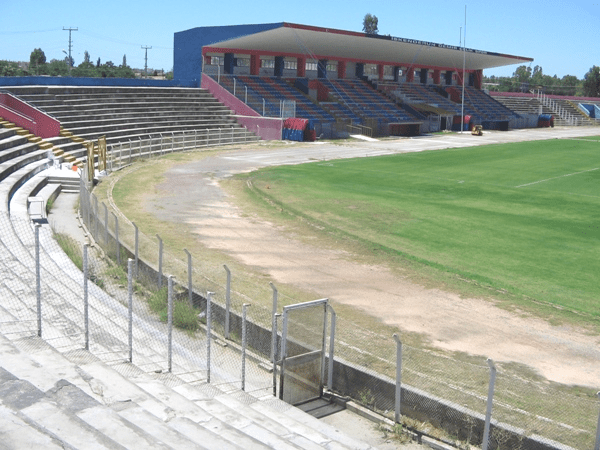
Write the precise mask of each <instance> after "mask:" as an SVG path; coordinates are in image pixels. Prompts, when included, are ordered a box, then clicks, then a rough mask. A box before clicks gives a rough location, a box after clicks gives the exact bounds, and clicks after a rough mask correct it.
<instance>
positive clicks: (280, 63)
mask: <svg viewBox="0 0 600 450" xmlns="http://www.w3.org/2000/svg"><path fill="white" fill-rule="evenodd" d="M284 66H285V63H284V59H283V56H276V57H275V68H274V73H273V74H274V75H275V76H276V77H277V78H281V77H282V76H283V68H284Z"/></svg>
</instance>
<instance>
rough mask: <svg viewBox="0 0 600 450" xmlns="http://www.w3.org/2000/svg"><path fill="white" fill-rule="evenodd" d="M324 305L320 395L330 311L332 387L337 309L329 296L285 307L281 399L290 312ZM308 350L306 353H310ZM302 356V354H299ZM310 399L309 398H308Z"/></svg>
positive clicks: (280, 379)
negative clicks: (330, 302) (332, 305)
mask: <svg viewBox="0 0 600 450" xmlns="http://www.w3.org/2000/svg"><path fill="white" fill-rule="evenodd" d="M318 305H323V308H324V311H323V337H322V340H321V373H320V374H319V378H320V380H319V397H318V398H321V397H322V396H323V385H324V382H325V357H326V350H327V324H328V322H329V321H328V318H329V317H328V313H329V312H331V327H330V338H329V339H330V345H329V365H328V369H329V372H328V375H329V376H328V383H327V384H328V388H329V389H331V381H330V380H332V374H333V350H334V340H335V317H336V314H335V311H334V309H333V308H332V307H331V305H330V304H329V299H328V298H322V299H319V300H312V301H309V302H304V303H296V304H293V305H288V306H284V307H283V313H282V316H283V324H282V332H281V359H280V360H279V366H280V373H279V399H280V400H283V393H284V388H285V383H284V378H285V360H286V358H287V333H288V312H289V311H293V310H296V309H304V308H311V307H314V306H318ZM308 353H309V352H307V353H306V354H308ZM297 356H300V355H297ZM306 401H309V400H306Z"/></svg>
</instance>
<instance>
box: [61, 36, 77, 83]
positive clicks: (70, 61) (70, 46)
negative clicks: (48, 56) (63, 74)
mask: <svg viewBox="0 0 600 450" xmlns="http://www.w3.org/2000/svg"><path fill="white" fill-rule="evenodd" d="M63 31H68V32H69V76H71V68H72V67H73V59H72V58H71V48H72V47H73V44H72V41H71V31H79V27H77V28H71V27H69V28H65V27H63Z"/></svg>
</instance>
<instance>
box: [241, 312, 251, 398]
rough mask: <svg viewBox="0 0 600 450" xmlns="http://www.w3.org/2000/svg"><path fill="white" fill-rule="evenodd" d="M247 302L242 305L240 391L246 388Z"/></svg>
mask: <svg viewBox="0 0 600 450" xmlns="http://www.w3.org/2000/svg"><path fill="white" fill-rule="evenodd" d="M248 306H250V304H249V303H244V304H243V305H242V391H245V390H246V310H247V309H248Z"/></svg>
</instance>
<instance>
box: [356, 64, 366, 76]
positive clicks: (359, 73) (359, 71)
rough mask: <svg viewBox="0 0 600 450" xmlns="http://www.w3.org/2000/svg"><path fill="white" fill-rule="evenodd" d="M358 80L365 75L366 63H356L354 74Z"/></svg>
mask: <svg viewBox="0 0 600 450" xmlns="http://www.w3.org/2000/svg"><path fill="white" fill-rule="evenodd" d="M354 74H355V75H356V78H362V77H363V75H364V74H365V63H356V71H355V72H354Z"/></svg>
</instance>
